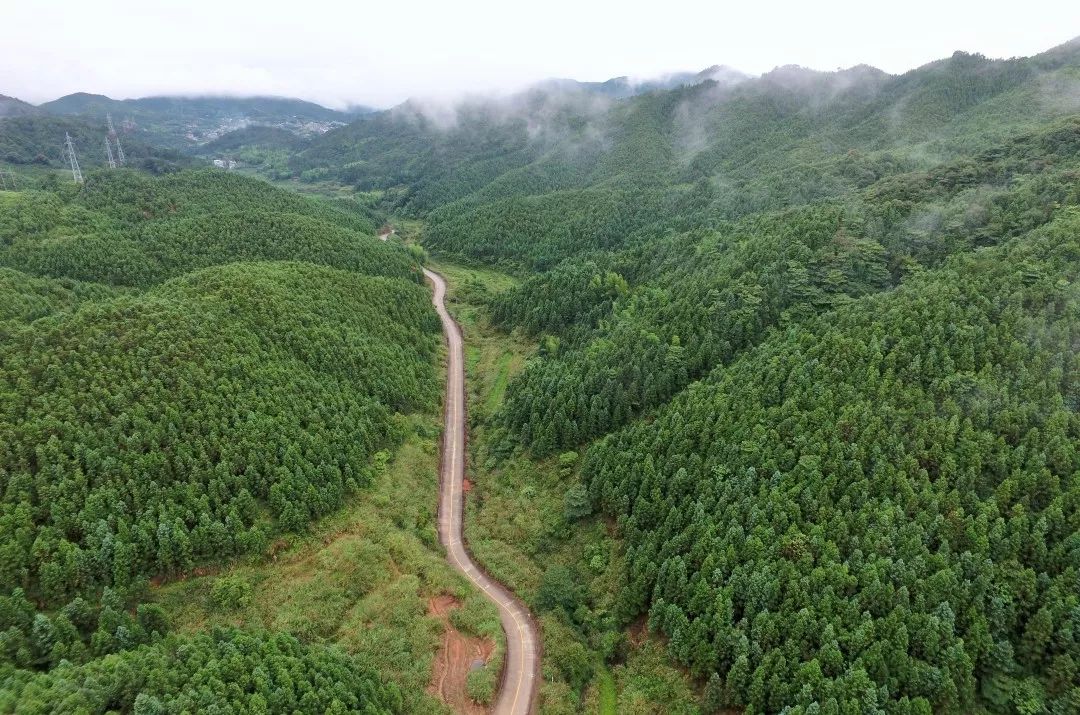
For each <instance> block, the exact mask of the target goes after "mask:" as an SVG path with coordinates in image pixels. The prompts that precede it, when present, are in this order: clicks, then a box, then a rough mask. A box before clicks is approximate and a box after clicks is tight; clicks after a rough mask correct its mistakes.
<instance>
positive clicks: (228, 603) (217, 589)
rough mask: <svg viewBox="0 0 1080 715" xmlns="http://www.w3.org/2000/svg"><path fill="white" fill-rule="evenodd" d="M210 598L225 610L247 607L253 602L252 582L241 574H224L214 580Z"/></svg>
mask: <svg viewBox="0 0 1080 715" xmlns="http://www.w3.org/2000/svg"><path fill="white" fill-rule="evenodd" d="M210 598H211V599H213V601H214V603H215V604H216V605H217V606H218V607H219V608H222V609H225V610H236V609H238V608H247V606H248V604H250V603H251V583H250V582H249V581H247V580H246V579H244V578H243V577H240V576H222V577H221V578H219V579H217V580H215V581H214V585H213V587H212V588H211V589H210Z"/></svg>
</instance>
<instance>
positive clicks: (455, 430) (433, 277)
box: [424, 268, 540, 715]
mask: <svg viewBox="0 0 1080 715" xmlns="http://www.w3.org/2000/svg"><path fill="white" fill-rule="evenodd" d="M424 275H425V276H426V277H427V279H428V280H429V281H431V284H432V286H433V288H434V295H433V298H432V301H433V302H434V304H435V310H436V311H437V312H438V313H439V319H440V320H442V326H443V333H444V334H445V335H446V344H447V348H448V350H447V376H446V404H445V405H444V408H443V422H444V424H443V443H442V460H441V474H440V475H439V477H440V478H439V482H440V487H439V540H440V541H441V542H442V543H443V546H445V547H446V557H447V559H448V560H449V561H450V565H452V566H453V567H454V568H455V569H457V570H458V571H460V572H461V573H463V574H465V576H466V577H467V578H468V579H469V580H470V581H472V582H473V583H474V584H476V586H477V587H478V588H480V590H482V591H483V592H484V593H485V594H487V597H488V598H489V599H490V600H491V601H492V602H494V603H495V605H496V606H498V607H499V617H500V619H501V620H502V627H503V631H505V633H506V657H505V664H504V666H503V677H502V682H501V684H500V686H499V695H498V698H497V699H496V701H495V708H494V709H493V710H492V713H494V715H528V713H531V712H533V709H534V708H533V704H534V702H535V700H536V686H537V683H538V682H539V677H540V676H539V672H540V649H539V639H538V638H537V636H536V626H535V624H534V622H533V619H532V615H531V614H530V613H529V609H528V608H526V607H525V604H524V603H522V602H521V601H520V600H519V599H518V598H517V597H515V596H514V594H512V593H511V592H510V591H509V590H507V589H506V588H505V587H504V586H503V585H502V584H500V583H498V582H497V581H494V580H493V579H491V578H490V577H489V576H488V575H487V574H486V573H484V571H483V570H481V568H480V567H479V566H477V565H476V563H475V562H473V560H472V557H471V556H470V555H469V552H468V550H467V549H466V548H465V542H464V540H463V538H462V533H461V529H462V509H463V505H464V493H463V491H462V484H463V480H464V478H465V365H464V359H463V355H462V352H463V351H462V340H461V328H460V327H458V324H457V321H455V320H454V319H453V318H451V317H450V313H448V312H447V311H446V305H445V298H446V281H445V280H444V279H443V277H442V276H441V275H439V274H438V273H436V272H434V271H431V270H428V269H427V268H425V269H424Z"/></svg>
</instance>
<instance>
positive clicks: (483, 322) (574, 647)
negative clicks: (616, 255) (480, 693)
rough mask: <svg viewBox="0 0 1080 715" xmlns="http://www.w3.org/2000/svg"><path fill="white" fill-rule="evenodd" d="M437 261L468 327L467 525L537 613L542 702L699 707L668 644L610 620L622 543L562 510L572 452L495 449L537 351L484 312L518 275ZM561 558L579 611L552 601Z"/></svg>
mask: <svg viewBox="0 0 1080 715" xmlns="http://www.w3.org/2000/svg"><path fill="white" fill-rule="evenodd" d="M432 267H433V268H434V269H435V270H438V271H439V272H440V273H442V274H443V275H444V276H446V279H447V283H448V291H449V300H448V306H449V308H450V311H451V312H452V313H453V314H454V315H455V317H457V319H458V321H459V322H460V323H461V325H462V330H463V332H464V336H465V346H466V353H465V363H466V364H465V369H466V377H467V382H468V384H469V422H470V427H469V430H470V431H469V458H470V463H469V479H470V480H472V482H473V484H474V491H473V492H472V496H471V498H470V499H469V501H468V502H467V505H466V509H467V512H466V516H465V535H466V538H467V539H468V541H469V546H470V549H471V550H472V552H473V554H474V556H475V557H476V559H477V560H478V561H479V562H480V563H482V564H483V565H484V567H485V568H486V569H487V570H488V571H489V572H490V573H491V574H492V575H493V576H494V577H495V578H497V579H499V580H500V581H502V582H503V583H505V584H506V585H507V586H509V587H510V588H511V589H513V590H514V591H515V592H517V593H518V594H519V595H520V596H521V597H522V598H523V599H524V600H525V601H526V602H527V603H528V604H529V605H530V607H532V608H533V610H534V612H536V613H537V614H538V615H539V617H540V629H541V636H542V638H543V641H544V659H543V665H542V667H543V674H542V675H543V681H544V682H543V685H542V686H541V690H540V712H541V713H545V714H550V715H554V714H561V713H581V712H587V713H594V712H601V713H615V712H618V713H667V712H677V713H694V712H697V706H696V700H695V697H694V694H693V692H692V689H691V686H690V683H689V680H688V679H687V678H686V677H685V676H684V675H683V674H682V673H681V672H680V671H678V670H676V669H674V668H672V667H671V666H670V665H668V664H667V662H666V659H665V657H664V655H663V649H662V647H660V646H658V645H656V644H655V643H651V642H650V641H645V642H644V643H640V642H633V641H632V640H631V639H630V638H628V637H627V634H626V633H624V632H620V631H618V630H617V629H616V628H615V626H614V624H613V623H612V622H611V619H610V616H609V615H608V610H609V608H608V607H609V605H610V600H611V598H612V594H615V593H617V592H618V590H619V588H620V584H619V579H620V578H621V575H620V574H621V572H622V568H621V564H622V558H623V556H622V544H621V542H620V541H619V540H618V539H616V538H614V537H613V536H612V533H611V530H610V528H609V525H607V524H605V523H603V522H601V521H600V520H598V519H595V518H587V519H584V520H578V521H569V520H568V519H567V518H566V516H565V515H564V499H565V495H566V492H567V491H568V490H569V489H570V488H571V487H572V486H573V485H574V484H575V483H576V481H577V475H576V465H575V457H573V456H569V455H567V456H566V457H565V458H564V459H563V460H560V458H559V457H552V458H550V459H546V460H539V461H538V460H534V459H531V458H530V457H528V455H525V454H522V453H521V452H520V451H519V450H511V451H510V452H509V453H506V452H505V450H503V451H502V452H500V454H498V455H497V456H496V455H495V454H494V453H493V452H494V451H497V449H496V448H495V447H494V445H493V442H495V441H496V435H495V434H494V432H495V430H494V429H493V427H492V425H491V424H490V417H491V416H492V415H494V414H495V413H496V412H497V411H498V409H499V407H500V405H501V404H502V401H503V399H504V397H505V393H506V388H507V385H508V384H509V382H510V381H511V380H512V379H513V377H514V376H515V375H516V374H517V373H518V372H520V371H521V370H522V369H523V368H524V366H525V363H526V360H527V359H528V358H529V357H530V356H531V355H532V354H533V353H534V352H535V350H536V346H535V344H534V343H532V342H531V341H529V340H528V339H526V338H524V337H523V336H521V335H518V334H516V333H515V334H512V335H507V334H505V333H502V332H499V331H497V330H495V329H494V328H493V327H492V326H491V325H490V323H489V322H488V320H487V317H486V313H485V308H484V303H485V299H486V297H487V296H489V295H491V294H493V293H496V292H498V291H500V290H505V289H506V288H508V287H510V286H512V285H514V284H515V283H516V280H515V279H514V278H513V277H511V276H507V275H505V274H501V273H498V272H496V271H492V270H488V269H477V268H471V267H464V266H460V265H455V264H450V263H446V262H441V261H440V262H434V263H433V264H432ZM559 569H562V570H563V572H565V573H568V574H570V577H571V578H570V579H569V581H570V584H569V586H568V588H569V589H570V590H575V589H577V590H579V591H580V593H578V594H577V596H578V597H579V599H580V600H581V601H585V602H588V603H589V604H590V606H582V607H581V609H578V611H575V613H574V614H572V615H571V614H568V613H565V611H563V610H561V609H560V608H554V609H553V608H552V607H551V604H550V603H548V602H547V601H548V600H549V599H550V597H551V594H552V593H553V592H555V593H556V594H557V591H558V589H557V588H556V589H553V588H552V587H551V583H550V582H551V581H552V572H553V571H558V570H559ZM545 581H548V582H549V583H548V584H547V585H546V586H545ZM582 609H584V610H582ZM608 663H611V664H612V665H613V667H609V666H608Z"/></svg>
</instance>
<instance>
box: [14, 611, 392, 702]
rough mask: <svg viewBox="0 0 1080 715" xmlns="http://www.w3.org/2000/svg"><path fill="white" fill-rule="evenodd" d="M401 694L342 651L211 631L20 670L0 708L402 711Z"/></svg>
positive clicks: (251, 633) (256, 633)
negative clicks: (36, 669) (37, 671)
mask: <svg viewBox="0 0 1080 715" xmlns="http://www.w3.org/2000/svg"><path fill="white" fill-rule="evenodd" d="M401 702H402V698H401V693H400V692H399V691H398V689H397V688H396V687H395V686H393V685H388V684H385V683H382V682H380V680H379V678H378V676H377V675H376V674H375V673H373V672H372V671H371V669H370V668H369V667H368V666H366V665H365V664H364V663H363V662H362V661H358V660H357V659H355V658H353V657H350V656H348V655H346V654H345V653H344V652H342V651H341V650H338V649H336V648H332V647H326V646H320V645H302V644H301V643H300V642H299V641H297V640H296V639H295V638H293V637H292V636H289V635H286V634H269V633H265V632H260V631H239V630H236V629H227V628H216V629H214V630H213V631H212V632H210V633H205V634H199V635H196V636H192V637H180V636H171V637H169V638H167V639H166V640H164V641H162V642H160V643H157V644H154V645H145V646H141V647H138V648H134V649H132V650H126V651H124V652H121V653H118V654H116V655H110V656H107V657H105V658H101V659H99V660H94V661H91V662H89V663H85V664H82V665H72V664H70V663H68V664H66V665H63V666H61V667H58V668H55V669H53V670H52V671H50V672H48V673H42V674H36V675H35V674H31V673H29V672H27V671H17V672H15V673H13V674H11V675H9V676H8V677H7V678H6V679H5V681H4V682H3V683H2V684H0V708H3V709H4V710H5V711H13V712H20V713H31V714H33V713H48V712H56V710H57V708H60V709H62V710H65V711H72V712H112V711H122V712H133V713H138V714H139V715H144V714H150V713H172V712H206V711H214V712H280V713H284V712H326V713H364V714H365V715H367V714H369V713H371V714H374V713H394V712H401Z"/></svg>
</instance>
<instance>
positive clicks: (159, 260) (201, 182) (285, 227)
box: [0, 171, 420, 286]
mask: <svg viewBox="0 0 1080 715" xmlns="http://www.w3.org/2000/svg"><path fill="white" fill-rule="evenodd" d="M362 234H366V235H362ZM372 234H374V225H373V223H372V222H371V220H370V219H369V218H368V217H367V216H366V215H364V214H363V213H362V210H361V209H360V207H359V205H356V204H352V205H350V206H346V205H341V204H329V203H325V202H317V201H312V200H310V199H304V198H301V197H299V196H297V195H295V194H290V193H288V192H286V191H283V190H281V189H277V188H274V187H272V186H271V185H269V184H267V183H265V182H261V181H252V180H250V179H245V178H243V177H239V176H236V175H232V174H228V173H226V172H221V171H201V172H182V173H179V174H176V175H171V176H167V177H162V178H157V179H155V178H148V177H145V176H142V175H140V174H136V173H134V172H128V171H115V172H108V173H101V174H95V175H91V176H90V177H88V179H87V182H86V184H85V186H84V187H83V188H82V189H81V190H79V191H73V190H64V191H62V192H52V191H49V192H35V191H28V192H24V193H22V194H19V198H18V200H17V201H16V202H14V203H13V204H11V205H9V206H8V207H7V209H6V210H5V211H4V212H3V213H2V214H0V264H2V265H7V266H10V267H12V268H16V269H18V270H21V271H24V272H27V273H33V274H37V275H48V276H52V277H69V278H74V279H78V280H84V281H96V282H101V283H111V284H114V285H129V286H148V285H152V284H155V283H160V282H162V281H164V280H167V279H168V278H171V277H174V276H178V275H181V274H183V273H186V272H188V271H191V270H194V269H197V268H202V267H207V266H213V265H220V264H223V263H229V262H232V261H256V260H304V261H308V262H311V263H318V264H323V265H328V266H333V267H336V268H343V269H347V270H351V271H356V272H360V273H368V274H375V275H387V276H395V277H411V278H412V279H413V280H416V281H417V282H419V280H420V279H419V276H418V272H417V271H416V269H415V264H414V263H413V261H412V260H410V258H409V257H408V256H407V255H406V254H405V253H404V252H403V251H401V250H400V249H399V248H397V247H394V246H389V245H386V244H384V243H382V242H381V241H373V240H368V238H367V237H368V236H370V235H372Z"/></svg>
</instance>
